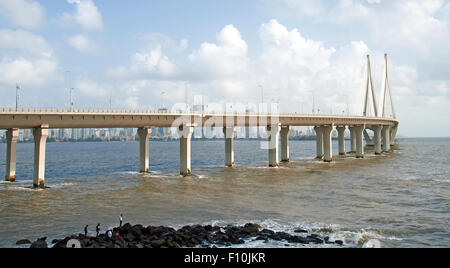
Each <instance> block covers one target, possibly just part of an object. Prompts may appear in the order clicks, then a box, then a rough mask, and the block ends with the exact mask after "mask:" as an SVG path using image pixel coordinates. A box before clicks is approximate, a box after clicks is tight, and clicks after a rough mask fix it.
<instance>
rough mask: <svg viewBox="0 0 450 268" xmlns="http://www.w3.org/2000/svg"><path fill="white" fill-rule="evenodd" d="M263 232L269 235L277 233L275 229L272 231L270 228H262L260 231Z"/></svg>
mask: <svg viewBox="0 0 450 268" xmlns="http://www.w3.org/2000/svg"><path fill="white" fill-rule="evenodd" d="M260 233H261V234H265V235H269V236H271V235H274V234H275V232H274V231H272V230H268V229H264V230H262V231H261V232H260Z"/></svg>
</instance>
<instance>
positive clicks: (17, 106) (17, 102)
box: [16, 83, 20, 111]
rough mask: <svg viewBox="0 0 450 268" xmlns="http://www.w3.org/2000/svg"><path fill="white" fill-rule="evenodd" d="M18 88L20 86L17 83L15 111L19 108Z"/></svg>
mask: <svg viewBox="0 0 450 268" xmlns="http://www.w3.org/2000/svg"><path fill="white" fill-rule="evenodd" d="M19 89H20V86H19V84H18V83H17V84H16V111H17V109H18V108H19Z"/></svg>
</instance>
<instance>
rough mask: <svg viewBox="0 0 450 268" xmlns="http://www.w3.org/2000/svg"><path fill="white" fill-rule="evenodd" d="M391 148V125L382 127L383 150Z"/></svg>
mask: <svg viewBox="0 0 450 268" xmlns="http://www.w3.org/2000/svg"><path fill="white" fill-rule="evenodd" d="M390 150H391V127H390V126H384V127H383V151H384V152H389V151H390Z"/></svg>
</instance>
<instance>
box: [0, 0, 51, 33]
mask: <svg viewBox="0 0 450 268" xmlns="http://www.w3.org/2000/svg"><path fill="white" fill-rule="evenodd" d="M0 14H1V15H3V16H5V17H8V18H9V19H10V20H11V21H12V23H13V24H14V25H17V26H20V27H24V28H27V29H37V28H39V27H41V26H42V25H43V24H44V23H45V10H44V8H43V7H42V6H41V5H40V4H39V3H38V2H36V1H32V0H0Z"/></svg>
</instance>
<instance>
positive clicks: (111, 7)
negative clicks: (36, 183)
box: [0, 0, 450, 137]
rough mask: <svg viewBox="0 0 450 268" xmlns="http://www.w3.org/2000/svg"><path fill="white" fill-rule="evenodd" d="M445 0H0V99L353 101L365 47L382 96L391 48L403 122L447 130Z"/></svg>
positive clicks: (448, 11)
mask: <svg viewBox="0 0 450 268" xmlns="http://www.w3.org/2000/svg"><path fill="white" fill-rule="evenodd" d="M449 18H450V3H449V1H446V0H395V1H391V0H390V1H387V0H332V1H325V0H247V1H235V0H231V1H230V0H227V1H225V0H223V1H219V0H217V1H206V0H191V1H174V0H169V1H167V0H166V1H156V0H153V1H148V0H133V1H118V0H58V1H37V0H0V106H3V107H4V106H6V107H12V106H14V105H15V91H14V88H15V84H16V83H19V84H20V85H21V87H22V89H21V102H20V103H21V106H26V107H67V106H68V103H69V100H68V99H69V97H68V96H69V94H68V90H67V87H68V75H67V72H66V71H67V70H70V71H71V76H72V80H73V82H72V83H73V87H74V88H75V91H74V92H75V93H74V102H75V106H76V107H77V108H99V109H102V108H108V107H109V104H108V99H109V96H112V98H113V106H114V108H121V109H122V108H123V109H125V108H131V109H149V108H159V107H161V106H162V105H163V104H164V105H166V106H170V105H172V104H174V103H177V102H181V101H184V99H185V92H186V91H187V92H188V95H189V97H188V99H189V102H191V103H193V102H195V101H194V96H195V95H204V96H205V99H207V100H208V101H209V102H210V103H220V102H222V101H226V102H229V103H247V102H255V103H256V102H258V101H259V100H260V99H261V87H260V86H259V85H261V86H262V87H263V90H264V95H265V96H264V97H265V99H266V101H268V100H274V101H277V102H279V103H280V106H281V111H282V112H300V111H301V107H303V110H304V111H308V112H309V111H311V110H312V99H313V98H314V99H315V101H316V105H317V107H319V108H320V109H321V111H323V113H341V111H343V110H347V109H349V110H350V112H351V113H352V114H361V113H362V103H363V97H364V96H363V94H364V90H365V88H364V82H365V81H364V76H365V69H364V67H365V66H364V65H365V55H366V54H368V53H369V54H371V57H372V64H373V75H374V79H375V90H376V92H377V97H378V99H380V98H381V96H380V91H381V79H382V76H381V74H382V70H383V54H384V53H388V54H389V56H390V75H391V84H392V89H393V92H394V104H395V105H396V110H397V114H398V117H399V119H400V121H401V128H400V134H402V135H406V136H433V137H436V136H437V137H439V136H449V135H448V133H449V132H450V124H448V123H447V122H448V118H449V116H450V110H449V108H448V107H450V100H449V95H450V94H449V85H450V61H449V59H450V42H449V41H450V34H449V22H450V19H449Z"/></svg>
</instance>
